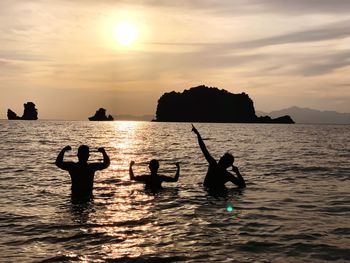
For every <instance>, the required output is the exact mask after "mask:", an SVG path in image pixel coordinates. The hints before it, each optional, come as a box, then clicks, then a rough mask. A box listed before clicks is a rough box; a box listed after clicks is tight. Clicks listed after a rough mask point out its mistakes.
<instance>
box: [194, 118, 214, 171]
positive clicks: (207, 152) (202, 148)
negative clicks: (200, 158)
mask: <svg viewBox="0 0 350 263" xmlns="http://www.w3.org/2000/svg"><path fill="white" fill-rule="evenodd" d="M192 131H193V132H194V133H195V134H196V135H197V139H198V144H199V147H200V148H201V150H202V152H203V155H204V157H205V159H207V161H208V163H209V164H212V163H213V164H214V163H215V164H216V161H215V159H214V158H213V157H212V156H211V155H210V153H209V151H208V149H207V147H206V146H205V144H204V142H203V139H202V137H201V135H200V134H199V132H198V130H197V129H196V128H195V127H194V126H193V124H192Z"/></svg>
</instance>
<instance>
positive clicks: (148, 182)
mask: <svg viewBox="0 0 350 263" xmlns="http://www.w3.org/2000/svg"><path fill="white" fill-rule="evenodd" d="M134 164H135V162H134V161H131V162H130V167H129V175H130V180H134V181H138V182H142V183H144V184H145V186H146V189H150V190H152V191H153V192H154V191H157V190H160V189H162V182H177V181H178V180H179V176H180V164H179V163H175V165H176V167H177V170H176V174H175V177H169V176H165V175H159V174H158V169H159V162H158V160H154V159H153V160H151V161H150V162H149V165H148V167H149V169H150V171H151V174H146V175H140V176H135V175H134V171H133V169H132V167H133V165H134Z"/></svg>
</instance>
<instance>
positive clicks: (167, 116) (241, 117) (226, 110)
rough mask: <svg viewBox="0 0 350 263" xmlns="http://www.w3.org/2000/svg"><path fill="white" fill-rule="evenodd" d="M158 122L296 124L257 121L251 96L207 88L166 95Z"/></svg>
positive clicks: (266, 119)
mask: <svg viewBox="0 0 350 263" xmlns="http://www.w3.org/2000/svg"><path fill="white" fill-rule="evenodd" d="M156 121H166V122H222V123H231V122H232V123H294V121H293V120H292V119H291V118H290V116H283V117H280V118H276V119H271V118H270V117H269V116H265V117H257V116H256V114H255V109H254V104H253V101H252V100H251V99H250V98H249V96H248V94H246V93H244V92H243V93H240V94H233V93H230V92H228V91H226V90H223V89H222V90H220V89H218V88H213V87H207V86H204V85H201V86H198V87H194V88H190V89H189V90H184V91H183V92H182V93H180V92H175V91H172V92H169V93H165V94H163V95H162V96H161V97H160V99H159V100H158V105H157V112H156Z"/></svg>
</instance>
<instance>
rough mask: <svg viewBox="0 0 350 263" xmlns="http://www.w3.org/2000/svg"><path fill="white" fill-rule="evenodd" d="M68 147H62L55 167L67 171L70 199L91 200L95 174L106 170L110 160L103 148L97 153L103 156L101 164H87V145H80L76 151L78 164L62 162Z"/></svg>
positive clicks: (68, 149) (88, 154)
mask: <svg viewBox="0 0 350 263" xmlns="http://www.w3.org/2000/svg"><path fill="white" fill-rule="evenodd" d="M71 149H72V148H71V147H70V146H66V147H64V148H63V149H62V150H61V152H60V153H59V154H58V156H57V159H56V165H57V167H59V168H61V169H62V170H65V171H68V172H69V175H70V177H71V181H72V198H73V199H79V200H87V199H90V198H92V196H93V195H92V192H93V185H94V176H95V172H96V171H99V170H103V169H106V168H107V167H108V166H109V164H110V160H109V157H108V155H107V153H106V151H105V149H104V148H102V147H101V148H98V150H97V151H98V152H100V153H102V155H103V162H102V163H88V159H89V156H90V149H89V146H87V145H81V146H80V147H79V149H78V154H77V156H78V160H79V161H78V162H77V163H75V162H65V161H63V158H64V153H65V152H66V151H70V150H71Z"/></svg>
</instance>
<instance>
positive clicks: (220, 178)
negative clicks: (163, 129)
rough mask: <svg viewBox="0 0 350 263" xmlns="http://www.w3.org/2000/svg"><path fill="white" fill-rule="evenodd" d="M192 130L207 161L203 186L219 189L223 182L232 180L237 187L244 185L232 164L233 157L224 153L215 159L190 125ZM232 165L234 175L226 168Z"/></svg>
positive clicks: (223, 185)
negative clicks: (217, 160) (207, 165)
mask: <svg viewBox="0 0 350 263" xmlns="http://www.w3.org/2000/svg"><path fill="white" fill-rule="evenodd" d="M192 131H193V132H194V133H195V134H196V135H197V138H198V143H199V147H200V148H201V150H202V152H203V154H204V157H205V159H206V160H207V161H208V163H209V167H208V172H207V175H206V176H205V179H204V183H203V184H204V186H205V187H207V188H208V189H209V190H214V191H220V190H222V189H225V183H227V182H232V183H233V184H235V185H237V186H238V187H239V188H244V187H246V184H245V181H244V179H243V177H242V175H241V174H240V172H239V170H238V167H236V166H234V165H233V162H234V157H233V155H232V154H230V153H225V154H224V155H223V156H222V157H221V158H220V160H219V162H216V160H215V159H214V158H213V157H212V156H211V155H210V153H209V151H208V149H207V147H206V146H205V144H204V142H203V139H202V137H201V135H200V134H199V132H198V131H197V129H196V128H195V127H194V126H193V125H192ZM229 167H232V171H233V172H235V174H236V176H234V175H233V174H231V173H230V172H228V171H227V170H226V169H227V168H229Z"/></svg>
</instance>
